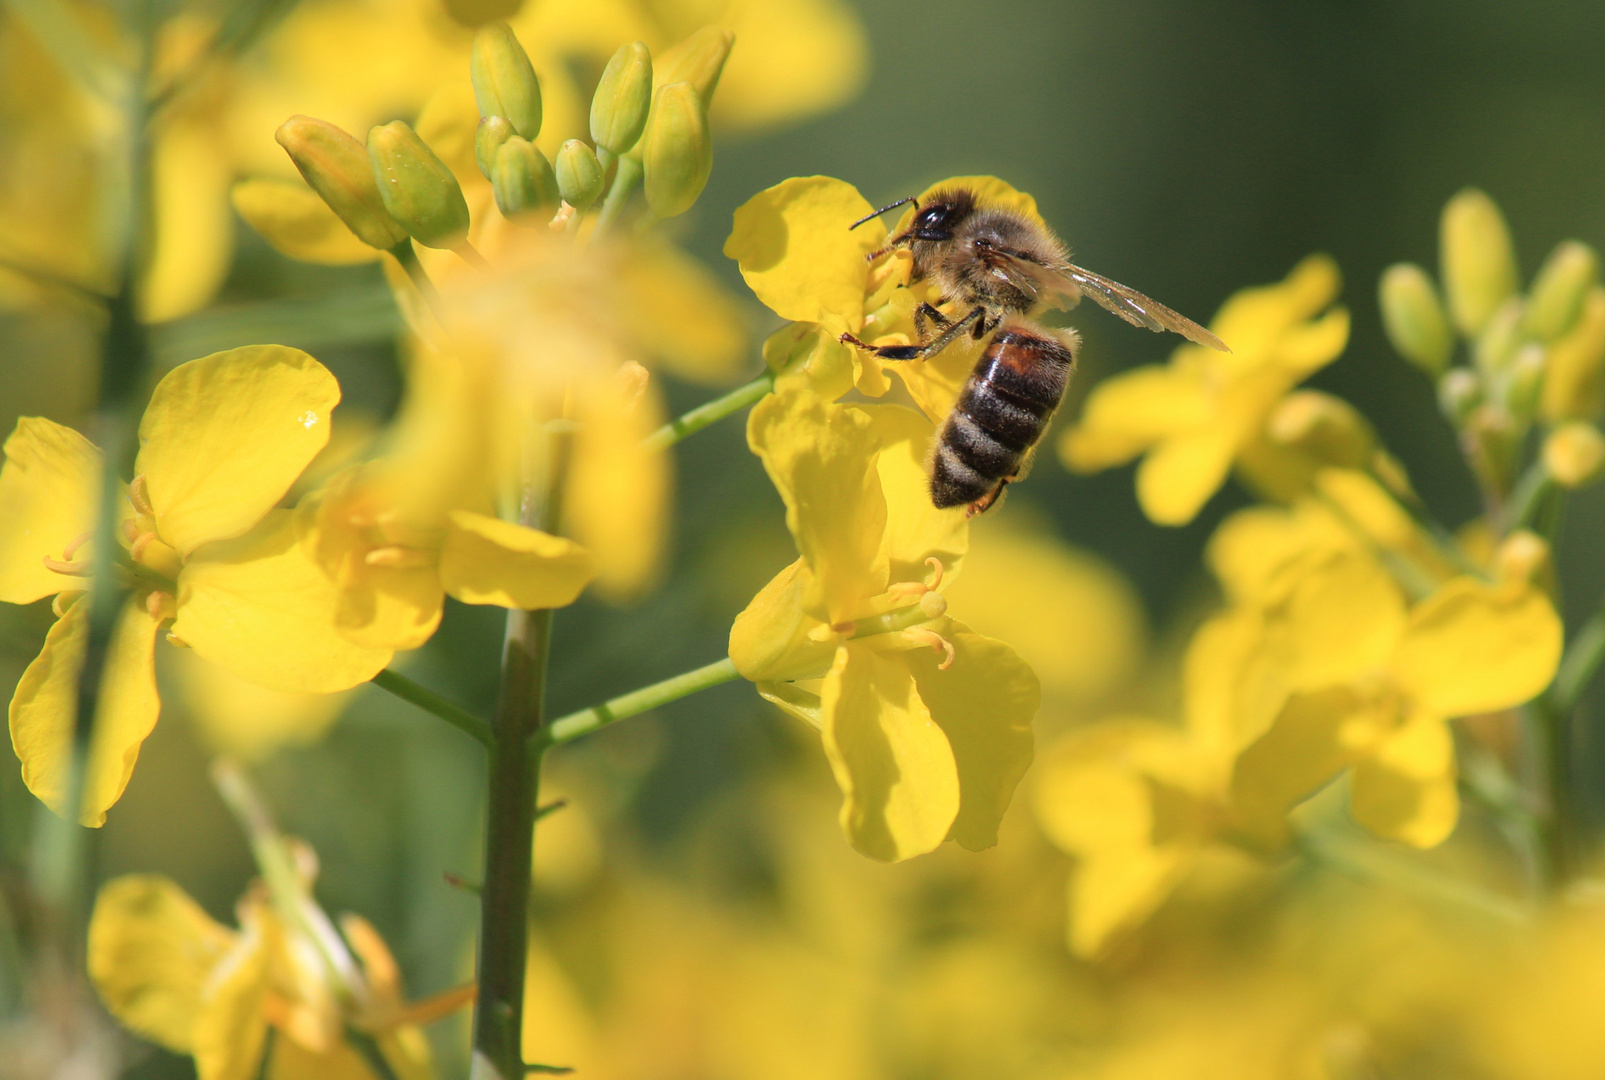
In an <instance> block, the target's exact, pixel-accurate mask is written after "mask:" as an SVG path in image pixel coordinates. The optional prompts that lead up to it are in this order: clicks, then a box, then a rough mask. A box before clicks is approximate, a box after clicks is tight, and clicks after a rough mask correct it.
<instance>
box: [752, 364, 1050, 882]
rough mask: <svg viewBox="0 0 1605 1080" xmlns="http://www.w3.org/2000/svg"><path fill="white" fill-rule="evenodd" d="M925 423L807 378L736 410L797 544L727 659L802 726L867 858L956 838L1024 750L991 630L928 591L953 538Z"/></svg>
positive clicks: (963, 838) (984, 817) (973, 843)
mask: <svg viewBox="0 0 1605 1080" xmlns="http://www.w3.org/2000/svg"><path fill="white" fill-rule="evenodd" d="M931 433H932V428H931V425H930V423H929V421H927V420H925V419H924V418H923V417H921V416H920V415H919V414H918V413H915V412H913V411H911V410H908V409H902V408H897V407H892V406H867V407H847V406H841V405H834V404H831V403H830V402H827V401H825V400H824V399H822V398H821V397H819V396H818V395H817V394H814V393H812V392H811V391H808V390H803V389H798V390H792V391H789V392H786V393H783V394H777V395H774V396H771V397H770V398H768V399H766V400H765V401H763V402H761V403H760V404H759V405H758V406H756V407H755V408H754V409H753V412H752V415H751V417H750V420H749V423H748V442H749V443H750V445H751V446H752V449H753V452H754V453H756V454H758V455H759V457H761V458H762V459H763V462H764V467H765V468H766V469H767V470H768V472H769V476H770V478H771V479H772V480H773V481H774V483H775V486H776V488H778V489H779V491H780V494H781V498H782V499H783V500H784V501H785V503H786V524H787V527H788V528H789V529H790V530H791V534H792V537H793V538H794V539H795V540H796V542H797V549H798V551H799V553H800V555H801V558H799V559H798V560H797V561H796V562H795V563H793V564H792V565H791V566H789V567H787V568H786V569H785V570H783V571H781V572H780V573H779V574H778V575H776V577H775V578H774V580H773V581H771V582H770V583H769V584H768V585H766V586H765V587H764V588H763V590H762V591H760V592H759V594H758V595H757V596H756V597H755V598H754V599H753V601H752V603H751V604H750V605H749V606H748V607H747V609H746V610H745V611H743V612H742V613H741V614H740V615H739V616H737V618H736V622H735V625H734V626H733V627H732V629H731V632H730V656H731V659H732V660H734V661H735V663H736V667H737V669H738V670H740V672H741V674H742V675H743V676H745V677H746V678H748V679H750V680H752V681H753V682H755V683H757V684H758V689H759V692H760V693H761V694H763V696H764V697H766V698H768V699H769V700H770V701H773V702H775V703H776V704H777V705H779V706H781V707H782V708H784V709H786V711H788V712H790V713H792V714H793V715H795V716H798V717H800V718H802V719H804V720H806V721H807V722H809V723H811V724H812V725H813V726H814V727H816V728H818V729H819V731H820V733H821V735H822V736H823V738H824V743H825V753H826V756H827V757H828V758H829V759H830V763H831V768H832V770H833V772H834V773H835V775H836V782H837V784H838V785H839V786H840V787H841V789H842V794H843V803H842V810H841V822H842V827H843V829H844V830H845V831H846V833H847V836H848V838H849V840H850V841H851V842H852V844H853V846H854V847H855V848H857V849H858V850H859V851H861V852H863V853H864V854H866V855H869V856H871V857H873V858H877V859H885V860H896V859H904V858H908V857H909V856H912V855H917V854H920V853H922V852H926V851H930V850H932V849H933V848H935V847H936V846H937V845H939V844H941V843H942V842H943V841H944V840H946V839H949V838H951V839H954V840H957V841H958V842H959V843H960V844H961V845H963V846H964V847H966V848H970V849H972V850H973V849H979V848H984V847H988V846H990V845H992V844H993V843H995V842H996V840H997V828H998V820H999V818H1000V817H1001V816H1002V814H1003V811H1004V809H1005V808H1006V807H1007V806H1008V803H1009V799H1010V797H1011V796H1012V794H1013V791H1014V787H1015V784H1016V783H1018V781H1019V779H1020V777H1021V775H1023V774H1024V772H1025V769H1026V766H1027V765H1028V764H1029V763H1030V760H1031V726H1030V725H1031V718H1032V716H1033V715H1034V714H1035V712H1036V709H1037V703H1038V700H1039V696H1040V690H1039V688H1038V685H1037V679H1036V676H1035V675H1034V674H1033V673H1032V672H1031V669H1030V668H1029V667H1027V666H1026V664H1025V663H1024V662H1023V661H1022V660H1020V658H1019V657H1018V656H1017V655H1015V653H1014V651H1013V650H1012V649H1010V648H1009V647H1008V646H1007V645H1004V644H1003V643H1002V642H998V641H994V640H992V639H991V638H987V637H983V636H981V635H980V634H977V633H975V632H974V631H972V630H970V629H969V628H968V627H966V626H965V625H964V624H963V623H960V622H956V621H954V620H953V619H951V618H950V617H949V616H948V615H947V614H946V610H947V603H946V600H945V599H944V598H943V597H942V594H941V593H940V592H939V591H937V590H938V589H939V588H940V587H941V586H942V585H943V584H944V583H945V582H946V581H947V580H950V579H951V577H952V575H953V574H954V573H955V572H956V571H957V569H958V563H959V561H960V560H961V559H962V558H963V555H964V552H965V549H966V548H967V546H968V525H967V524H966V522H965V518H964V515H963V513H962V511H952V510H947V511H944V510H937V509H934V508H933V507H932V506H931V503H930V498H929V496H928V495H927V494H926V482H925V470H924V451H925V447H926V445H927V444H928V442H929V441H930V437H931Z"/></svg>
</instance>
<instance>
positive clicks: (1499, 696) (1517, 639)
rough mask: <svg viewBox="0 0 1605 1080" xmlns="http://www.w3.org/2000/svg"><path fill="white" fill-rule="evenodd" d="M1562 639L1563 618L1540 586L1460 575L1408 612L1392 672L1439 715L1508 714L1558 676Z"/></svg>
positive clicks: (1420, 705)
mask: <svg viewBox="0 0 1605 1080" xmlns="http://www.w3.org/2000/svg"><path fill="white" fill-rule="evenodd" d="M1561 638H1562V632H1561V624H1560V617H1559V616H1558V615H1556V614H1555V607H1554V605H1553V604H1551V603H1550V602H1549V598H1548V597H1547V596H1545V595H1544V594H1543V593H1541V592H1539V591H1538V590H1537V589H1534V588H1531V587H1530V586H1526V585H1517V584H1514V583H1511V584H1507V585H1502V586H1494V585H1488V584H1486V583H1484V582H1480V581H1477V580H1475V579H1473V578H1469V577H1461V578H1455V579H1454V580H1453V581H1450V582H1448V583H1446V584H1445V585H1444V586H1443V587H1442V588H1440V589H1439V590H1438V591H1437V592H1435V593H1433V594H1432V595H1431V596H1429V597H1428V598H1427V599H1426V600H1424V601H1422V602H1421V603H1420V604H1418V605H1417V606H1416V607H1415V609H1414V610H1412V611H1411V612H1410V623H1409V626H1408V627H1407V628H1406V629H1405V632H1404V639H1403V640H1402V641H1401V642H1400V644H1399V651H1398V653H1397V654H1396V655H1395V657H1394V661H1393V665H1392V667H1393V673H1394V677H1395V678H1396V679H1397V680H1398V681H1399V683H1400V684H1401V685H1402V686H1403V687H1404V688H1405V689H1406V692H1407V693H1409V694H1410V695H1411V696H1412V697H1413V699H1414V700H1415V703H1416V705H1417V707H1418V708H1420V709H1422V710H1423V711H1426V712H1429V713H1431V714H1434V715H1437V716H1469V715H1471V714H1474V713H1482V712H1493V711H1495V710H1498V709H1508V708H1511V707H1513V706H1516V705H1520V704H1521V703H1522V702H1524V701H1529V700H1531V699H1532V698H1534V697H1536V696H1537V695H1538V694H1539V693H1541V692H1542V691H1543V689H1544V687H1546V686H1548V685H1549V681H1550V680H1551V679H1552V678H1554V677H1555V668H1556V666H1557V665H1558V664H1559V663H1560V653H1561Z"/></svg>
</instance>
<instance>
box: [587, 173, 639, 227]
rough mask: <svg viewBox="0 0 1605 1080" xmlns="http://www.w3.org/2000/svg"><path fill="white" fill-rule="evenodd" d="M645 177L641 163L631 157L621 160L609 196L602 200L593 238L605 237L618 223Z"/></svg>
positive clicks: (609, 188) (609, 189)
mask: <svg viewBox="0 0 1605 1080" xmlns="http://www.w3.org/2000/svg"><path fill="white" fill-rule="evenodd" d="M643 175H644V172H643V170H642V168H641V163H640V162H638V161H636V160H635V159H634V158H629V157H623V158H619V167H618V169H617V171H615V172H614V174H613V183H612V184H611V185H610V186H609V187H608V189H607V195H605V196H604V197H603V199H602V209H601V210H600V211H599V212H598V213H597V215H596V231H595V232H594V233H592V234H591V235H592V236H593V237H599V236H605V235H606V234H607V233H608V232H609V231H610V230H612V228H613V226H614V225H616V224H617V223H618V220H619V215H620V214H622V213H624V207H625V205H626V204H628V203H629V201H630V194H631V193H632V192H633V191H634V190H635V185H636V184H638V183H639V182H640V180H641V177H642V176H643Z"/></svg>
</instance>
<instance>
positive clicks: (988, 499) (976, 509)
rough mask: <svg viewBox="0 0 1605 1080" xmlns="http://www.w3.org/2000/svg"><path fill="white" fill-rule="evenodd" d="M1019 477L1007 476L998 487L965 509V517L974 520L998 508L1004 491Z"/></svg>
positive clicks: (1017, 474)
mask: <svg viewBox="0 0 1605 1080" xmlns="http://www.w3.org/2000/svg"><path fill="white" fill-rule="evenodd" d="M1017 476H1019V473H1015V474H1014V476H1006V477H1004V478H1003V479H1002V480H999V481H998V486H997V487H995V488H993V489H992V490H991V491H989V492H987V493H986V494H985V495H982V496H981V497H980V498H979V499H976V500H975V501H974V502H972V503H971V504H970V505H969V506H966V507H965V508H964V516H965V517H967V518H972V517H974V516H975V515H976V514H984V513H986V512H987V511H988V510H990V509H992V508H993V507H994V506H996V505H997V503H998V500H999V499H1001V498H1003V489H1004V488H1006V487H1008V486H1009V481H1010V480H1013V479H1015V477H1017Z"/></svg>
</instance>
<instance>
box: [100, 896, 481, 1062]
mask: <svg viewBox="0 0 1605 1080" xmlns="http://www.w3.org/2000/svg"><path fill="white" fill-rule="evenodd" d="M308 884H309V882H305V881H304V882H303V889H305V887H306V886H307V885H308ZM301 904H302V909H301V911H300V913H299V915H298V917H297V918H296V919H294V920H292V919H287V918H286V917H285V916H284V914H283V913H282V912H280V911H278V910H277V909H275V907H274V906H273V905H272V904H270V903H269V902H268V899H267V896H266V890H264V889H263V888H262V887H261V886H260V885H258V886H255V887H253V888H252V889H251V890H250V891H249V892H247V893H246V895H245V896H244V897H243V898H241V900H240V904H239V909H238V910H239V921H240V929H239V930H231V929H229V928H228V927H225V926H222V925H220V924H218V923H216V922H214V921H213V920H212V919H211V917H210V916H208V915H207V914H206V912H204V911H202V910H201V908H200V905H198V904H196V903H195V901H194V900H192V899H190V897H189V896H188V895H186V894H185V893H184V891H183V890H182V889H180V888H179V887H178V886H177V885H175V884H174V883H173V882H171V881H169V880H168V879H167V878H164V877H161V876H159V875H154V874H131V875H128V876H125V877H120V878H115V879H113V880H112V881H110V882H108V883H107V884H106V885H104V886H103V887H102V888H101V890H100V895H99V896H98V897H97V899H96V902H95V911H94V915H93V916H92V918H91V919H90V924H89V965H88V966H89V975H90V978H91V980H93V982H94V984H95V988H96V990H98V991H99V992H100V996H101V1000H102V1001H104V1002H105V1003H106V1007H107V1008H108V1009H109V1010H110V1011H111V1013H112V1015H113V1016H115V1017H116V1018H117V1019H118V1020H119V1021H121V1022H122V1023H123V1024H124V1025H125V1026H126V1027H128V1028H129V1029H130V1030H132V1031H134V1032H136V1033H137V1034H139V1035H141V1036H143V1037H145V1038H147V1039H150V1040H151V1041H152V1042H155V1043H157V1044H159V1045H161V1046H163V1047H165V1048H166V1049H168V1050H171V1051H172V1052H173V1053H176V1054H188V1055H190V1056H192V1057H193V1058H194V1059H195V1068H196V1071H197V1073H198V1074H199V1076H200V1078H201V1080H251V1078H252V1077H256V1076H259V1075H262V1073H261V1069H262V1059H263V1055H264V1053H267V1054H269V1055H270V1057H271V1060H270V1061H269V1062H268V1065H267V1068H268V1073H267V1075H271V1076H295V1077H307V1078H309V1080H318V1078H327V1080H345V1078H357V1077H372V1076H373V1075H374V1074H373V1072H372V1071H371V1070H370V1068H369V1066H368V1065H367V1064H366V1062H365V1061H364V1060H363V1058H362V1057H360V1056H359V1055H358V1053H357V1052H356V1051H355V1050H354V1049H353V1048H352V1047H351V1045H350V1043H349V1042H348V1041H347V1039H346V1034H345V1033H346V1028H347V1026H350V1027H351V1028H354V1029H355V1030H357V1031H359V1032H361V1033H363V1034H365V1035H367V1036H369V1037H371V1038H372V1039H373V1040H374V1042H375V1043H376V1044H377V1046H378V1048H379V1050H380V1052H381V1053H382V1054H383V1055H384V1057H385V1060H386V1062H387V1063H388V1064H389V1066H390V1068H391V1069H392V1070H394V1073H395V1075H396V1076H397V1077H399V1078H401V1080H427V1078H429V1077H432V1076H433V1075H434V1067H433V1064H432V1062H431V1055H430V1052H429V1043H428V1040H427V1039H425V1038H424V1035H423V1032H422V1031H421V1030H420V1029H419V1026H418V1025H419V1024H422V1023H427V1022H429V1021H430V1020H434V1019H438V1018H439V1017H440V1016H443V1015H445V1014H447V1013H448V1012H450V1011H452V1010H453V1009H456V1008H458V1007H460V1006H462V1005H464V1004H466V1003H467V1002H468V1001H469V1000H470V999H471V997H472V988H471V987H463V988H461V989H459V990H455V991H448V992H447V993H446V994H443V995H440V996H438V997H437V998H433V999H430V1000H427V1001H424V1002H418V1003H415V1004H411V1005H409V1004H406V1003H404V1002H403V998H402V988H401V978H400V969H399V967H398V966H397V964H396V961H395V959H394V957H393V956H392V955H391V953H390V950H389V948H388V947H386V945H385V943H384V941H383V939H381V938H380V937H379V935H378V933H377V932H376V931H375V930H374V929H373V927H372V926H371V925H370V924H369V923H368V922H367V921H366V920H365V919H362V918H360V917H359V916H356V915H346V916H344V917H343V918H342V919H341V920H340V930H339V931H336V930H335V927H334V924H333V923H332V922H331V921H330V920H329V919H328V916H326V915H325V914H324V913H323V911H322V910H321V909H319V908H318V907H317V905H316V904H315V903H314V902H313V901H312V899H311V897H310V894H306V895H304V896H302V897H301ZM270 1029H272V1030H273V1031H274V1033H275V1037H274V1039H273V1040H272V1045H271V1049H270V1048H269V1046H268V1032H269V1030H270Z"/></svg>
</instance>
